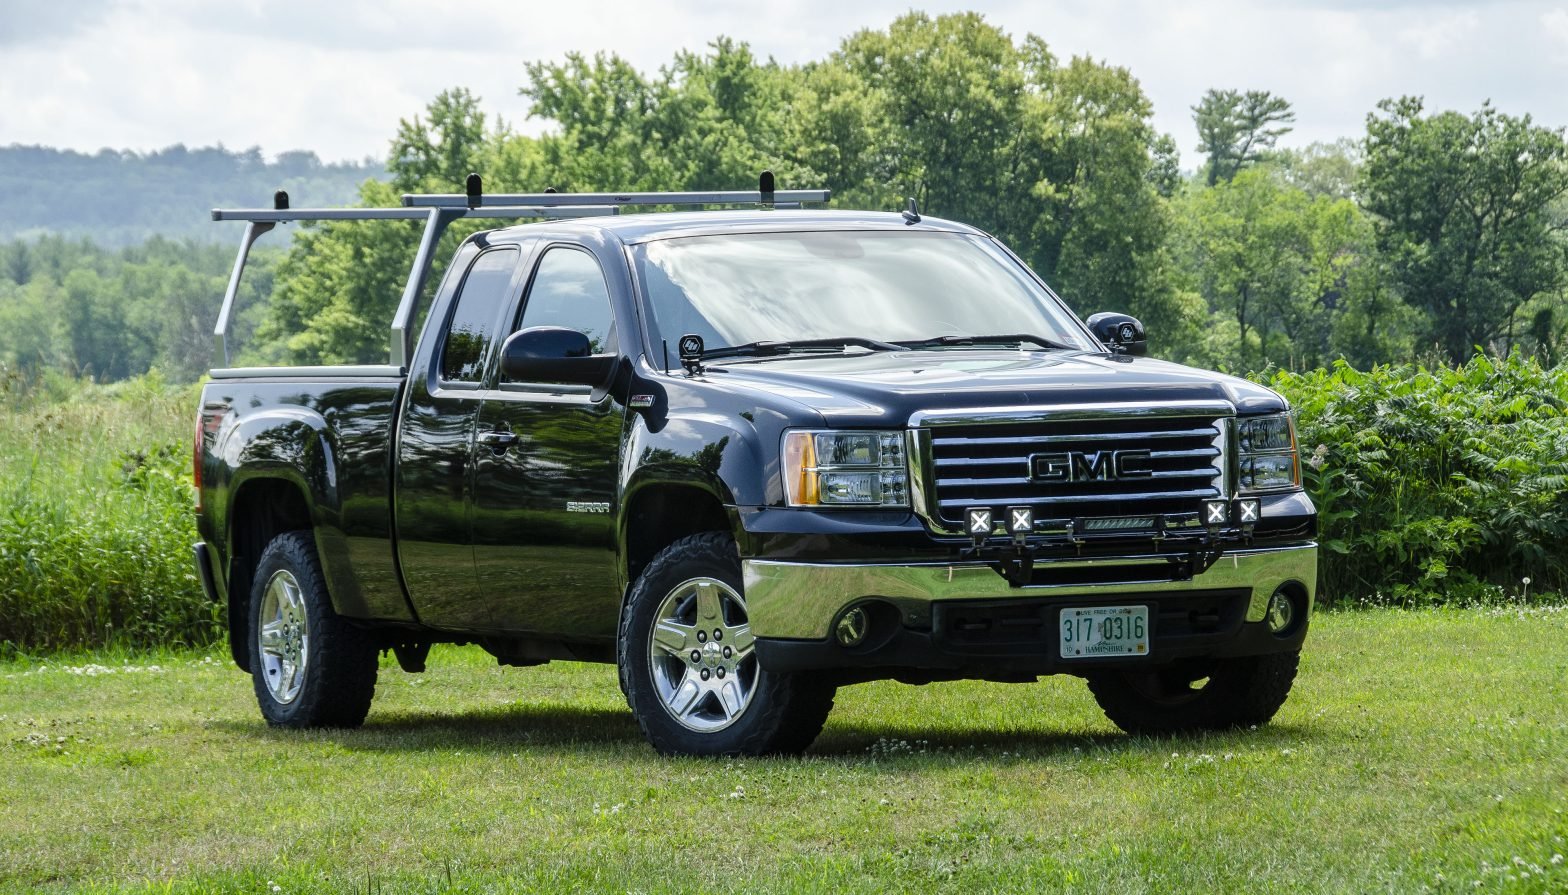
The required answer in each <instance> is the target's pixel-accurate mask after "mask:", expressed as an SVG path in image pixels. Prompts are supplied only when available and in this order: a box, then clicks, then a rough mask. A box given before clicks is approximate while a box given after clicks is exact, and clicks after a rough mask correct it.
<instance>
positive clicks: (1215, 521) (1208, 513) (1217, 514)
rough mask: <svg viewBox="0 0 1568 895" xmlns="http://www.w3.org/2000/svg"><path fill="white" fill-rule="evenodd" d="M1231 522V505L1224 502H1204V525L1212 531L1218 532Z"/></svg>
mask: <svg viewBox="0 0 1568 895" xmlns="http://www.w3.org/2000/svg"><path fill="white" fill-rule="evenodd" d="M1229 521H1230V503H1229V502H1228V501H1224V500H1205V501H1204V502H1203V525H1204V527H1206V528H1208V529H1209V530H1210V531H1218V530H1220V529H1221V528H1224V527H1225V523H1227V522H1229Z"/></svg>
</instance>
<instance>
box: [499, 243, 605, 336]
mask: <svg viewBox="0 0 1568 895" xmlns="http://www.w3.org/2000/svg"><path fill="white" fill-rule="evenodd" d="M530 326H563V327H565V328H567V329H575V330H577V331H578V332H581V333H586V334H587V335H588V340H589V341H590V342H591V343H593V353H594V354H609V353H611V352H613V351H614V350H615V316H614V315H613V314H612V313H611V311H610V291H609V289H608V288H606V287H605V285H604V272H603V271H601V270H600V269H599V262H598V261H597V260H595V259H594V257H593V256H592V255H590V254H588V253H587V252H584V251H581V250H578V249H567V248H555V249H551V250H549V251H548V252H545V253H544V257H543V258H542V259H540V261H539V268H538V271H537V272H536V273H535V274H534V282H533V285H532V286H530V287H529V289H528V299H527V301H526V302H525V303H524V305H523V318H522V320H521V322H519V323H518V325H517V328H518V329H527V328H528V327H530Z"/></svg>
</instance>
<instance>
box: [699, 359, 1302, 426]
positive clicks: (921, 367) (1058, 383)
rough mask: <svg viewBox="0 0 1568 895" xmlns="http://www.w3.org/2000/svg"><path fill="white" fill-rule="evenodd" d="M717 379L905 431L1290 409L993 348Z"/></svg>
mask: <svg viewBox="0 0 1568 895" xmlns="http://www.w3.org/2000/svg"><path fill="white" fill-rule="evenodd" d="M703 376H704V378H706V379H707V380H708V381H709V382H710V383H713V384H714V385H719V386H721V387H725V388H731V389H737V390H756V391H760V392H765V393H767V394H768V395H770V396H772V397H773V398H775V399H779V398H783V399H786V400H789V401H792V402H794V403H797V404H799V405H801V406H803V407H805V408H808V409H810V410H815V411H816V412H818V413H820V414H821V415H822V417H823V420H824V422H825V423H827V424H828V425H834V426H842V425H873V426H902V425H904V424H905V423H906V422H907V421H908V419H909V416H910V415H911V414H912V413H914V412H916V411H918V410H936V409H968V408H977V407H1050V406H1053V405H1061V404H1112V403H1130V404H1146V403H1149V402H1153V401H1198V400H1209V401H1214V400H1222V401H1228V402H1230V403H1231V404H1233V405H1235V407H1236V412H1237V413H1238V414H1241V415H1249V414H1257V413H1269V412H1278V411H1282V410H1286V409H1288V405H1287V404H1286V402H1285V399H1284V398H1282V397H1280V396H1279V395H1278V394H1277V393H1275V392H1274V391H1272V390H1270V389H1267V388H1264V387H1263V386H1260V385H1258V384H1256V383H1253V382H1248V381H1247V380H1245V379H1239V378H1237V377H1235V376H1226V375H1223V374H1220V373H1213V372H1209V371H1206V370H1198V369H1194V368H1192V367H1184V366H1182V365H1180V364H1172V363H1167V362H1165V361H1159V360H1153V359H1150V358H1141V357H1140V358H1134V357H1127V356H1122V355H1108V354H1089V353H1084V352H1068V351H1035V350H1018V349H989V348H945V349H940V350H915V351H885V352H876V353H870V354H848V355H836V354H835V355H809V356H788V357H783V358H773V359H769V360H765V361H761V362H740V363H737V362H729V363H724V364H713V365H710V366H709V367H708V369H707V370H706V371H704V374H703Z"/></svg>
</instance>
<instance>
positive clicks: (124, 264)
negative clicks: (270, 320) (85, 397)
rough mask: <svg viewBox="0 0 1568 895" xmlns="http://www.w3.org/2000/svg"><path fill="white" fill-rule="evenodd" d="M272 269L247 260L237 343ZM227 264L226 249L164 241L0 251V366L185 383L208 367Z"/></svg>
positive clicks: (20, 246) (21, 245) (0, 247)
mask: <svg viewBox="0 0 1568 895" xmlns="http://www.w3.org/2000/svg"><path fill="white" fill-rule="evenodd" d="M275 260H276V255H275V254H273V253H269V252H266V251H262V250H259V249H258V250H257V251H256V252H255V253H254V257H253V259H252V263H251V265H250V266H249V267H248V268H247V273H246V276H245V279H244V280H243V281H242V283H241V292H240V297H239V316H238V319H237V320H236V325H235V327H234V337H235V339H236V341H241V342H242V341H244V340H245V338H246V337H247V335H248V334H249V332H250V330H251V329H252V328H253V327H254V320H255V319H256V318H257V317H259V316H260V314H261V313H262V311H261V304H262V298H263V297H264V296H265V295H266V294H267V293H268V292H269V291H270V290H271V284H272V265H273V263H274V261H275ZM233 263H234V255H233V249H232V248H230V247H220V246H209V245H202V244H199V243H195V242H191V241H175V240H170V239H164V238H162V237H155V238H153V239H150V240H148V241H147V242H145V243H142V244H141V245H137V246H132V247H129V248H123V249H118V250H107V249H103V248H100V247H98V246H97V245H94V244H93V243H89V242H86V241H85V240H68V239H65V238H62V237H53V236H51V237H43V238H41V239H39V240H37V241H35V242H12V243H6V244H0V365H4V366H5V367H9V368H10V369H11V370H13V371H17V372H19V373H21V374H23V375H25V376H28V377H36V376H38V375H40V374H41V373H42V372H43V371H45V370H61V371H65V372H67V373H68V374H70V375H82V376H88V377H90V378H93V379H98V380H102V381H110V380H118V379H125V378H128V377H133V376H139V375H141V374H144V373H146V372H147V371H148V370H150V369H153V368H157V369H158V370H160V371H161V372H162V373H163V374H164V375H166V376H167V377H169V378H170V379H173V380H175V381H179V382H192V381H194V380H195V379H196V378H197V377H198V376H200V375H202V374H203V373H204V372H206V371H207V370H208V369H210V368H211V367H212V366H213V353H214V351H215V346H214V342H213V337H212V330H213V324H214V322H215V321H216V319H217V315H218V305H219V299H220V298H221V296H222V295H223V292H224V289H225V288H226V286H227V284H228V276H229V271H230V268H231V266H232V265H233Z"/></svg>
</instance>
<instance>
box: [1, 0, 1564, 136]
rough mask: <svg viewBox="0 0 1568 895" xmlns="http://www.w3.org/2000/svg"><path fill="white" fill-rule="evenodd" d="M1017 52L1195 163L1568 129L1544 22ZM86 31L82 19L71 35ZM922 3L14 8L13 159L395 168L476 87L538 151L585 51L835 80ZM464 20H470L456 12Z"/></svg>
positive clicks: (1071, 12) (8, 62) (1056, 29)
mask: <svg viewBox="0 0 1568 895" xmlns="http://www.w3.org/2000/svg"><path fill="white" fill-rule="evenodd" d="M922 6H923V8H925V9H926V10H927V11H928V12H930V13H932V14H939V13H942V12H949V11H955V10H958V9H964V8H975V9H979V10H980V11H982V12H984V13H985V15H986V16H987V18H988V20H990V21H991V22H993V23H994V24H997V25H999V26H1001V27H1003V28H1004V29H1006V30H1007V31H1009V32H1010V33H1011V34H1012V35H1013V36H1014V37H1015V38H1022V36H1023V35H1024V34H1025V33H1028V32H1034V33H1037V34H1039V35H1041V36H1042V37H1044V38H1045V39H1046V40H1047V41H1048V42H1049V43H1050V44H1051V46H1052V48H1053V49H1054V50H1055V51H1056V52H1057V53H1058V55H1060V56H1063V57H1067V56H1071V55H1090V56H1093V57H1095V58H1097V59H1102V60H1105V61H1108V62H1111V63H1113V64H1116V65H1122V66H1125V67H1127V68H1128V69H1130V70H1131V71H1132V72H1133V74H1134V75H1135V76H1137V77H1138V78H1139V80H1140V81H1141V83H1142V84H1143V86H1144V89H1145V90H1146V91H1147V92H1148V93H1149V96H1150V98H1151V100H1152V101H1153V103H1154V107H1155V121H1156V125H1157V126H1158V127H1159V128H1160V129H1162V130H1164V131H1167V132H1170V133H1173V134H1174V135H1175V136H1176V138H1177V142H1178V144H1179V145H1180V146H1181V147H1182V149H1183V150H1184V152H1186V153H1187V154H1188V155H1189V156H1190V155H1191V150H1192V148H1193V144H1194V142H1195V137H1194V136H1193V134H1192V125H1191V118H1190V114H1191V113H1190V111H1189V110H1190V107H1191V106H1192V105H1193V104H1194V103H1196V102H1197V101H1198V99H1199V98H1200V97H1201V96H1202V94H1203V91H1204V90H1206V89H1208V88H1210V87H1235V88H1243V89H1265V90H1272V91H1274V92H1276V93H1279V94H1281V95H1283V96H1285V97H1286V98H1287V99H1289V100H1291V101H1292V102H1293V103H1294V104H1295V106H1296V110H1297V125H1296V132H1295V133H1294V134H1292V135H1291V137H1290V138H1288V139H1289V140H1290V141H1291V142H1295V143H1304V142H1309V141H1311V140H1318V139H1333V138H1335V137H1339V136H1345V135H1352V136H1353V135H1356V134H1359V133H1360V132H1361V130H1362V127H1363V121H1364V119H1365V116H1366V114H1367V113H1368V112H1369V111H1371V110H1372V108H1373V106H1374V105H1375V103H1376V102H1377V101H1378V100H1379V99H1381V98H1383V97H1388V96H1397V95H1400V94H1407V93H1412V94H1421V95H1425V96H1427V98H1428V106H1429V107H1433V108H1438V107H1441V108H1459V109H1464V110H1470V109H1474V108H1475V107H1476V106H1478V105H1479V104H1480V103H1481V102H1482V101H1483V100H1485V99H1488V98H1491V99H1493V100H1494V101H1496V103H1497V104H1498V106H1499V107H1500V108H1503V109H1504V110H1505V111H1509V112H1514V113H1518V112H1526V111H1528V112H1531V113H1532V114H1534V116H1535V117H1536V118H1537V120H1540V121H1542V122H1545V123H1548V124H1553V125H1561V124H1568V91H1562V90H1561V89H1560V88H1561V85H1562V84H1564V83H1568V11H1565V10H1564V9H1562V8H1552V7H1548V6H1546V5H1544V4H1542V3H1540V2H1529V0H1508V2H1493V3H1483V2H1480V0H1477V2H1453V3H1446V4H1442V5H1439V6H1436V7H1433V6H1430V5H1425V4H1420V3H1415V2H1400V0H1394V2H1382V3H1373V4H1366V3H1353V2H1340V0H1289V2H1280V3H1273V4H1269V5H1267V6H1264V5H1262V4H1251V3H1242V2H1239V0H1196V2H1189V3H1169V2H1157V0H1058V2H1052V3H1040V2H1038V0H972V2H969V3H958V2H935V3H925V4H922ZM59 9H69V10H72V11H73V12H75V13H77V14H75V15H72V16H62V15H59V14H57V13H56V12H55V10H59ZM907 9H908V0H866V2H860V3H853V4H851V3H842V2H834V0H773V2H770V3H768V4H766V5H757V6H755V7H753V8H745V7H744V6H742V5H741V4H736V3H733V2H721V0H682V2H676V0H665V2H643V3H631V2H610V0H575V2H571V3H557V4H552V5H544V4H540V3H496V4H486V5H484V6H481V7H472V6H455V5H452V4H446V3H440V2H437V0H332V2H323V0H228V2H225V3H212V2H209V0H94V2H90V3H85V4H83V3H78V4H74V5H73V4H64V3H59V2H58V0H52V2H40V0H4V2H3V3H0V144H4V143H12V142H19V143H43V144H47V145H56V146H69V147H73V148H78V149H84V150H94V149H97V148H99V147H102V146H113V147H129V148H137V149H153V148H158V147H161V146H166V145H169V144H172V143H175V142H183V143H186V144H187V145H206V144H212V143H217V142H222V143H223V144H225V145H227V146H230V147H235V148H239V147H248V146H252V145H259V146H261V147H262V148H263V149H264V150H265V151H267V152H269V153H276V152H279V151H282V150H286V149H293V148H309V149H314V150H316V151H317V152H319V153H320V154H321V155H322V156H323V157H325V158H329V159H335V158H358V157H362V156H365V155H377V156H379V155H382V154H384V153H385V151H386V145H387V141H388V139H389V138H390V137H391V135H392V132H393V130H394V128H395V127H396V123H397V120H398V119H399V118H406V117H410V116H412V115H416V114H418V113H419V112H420V111H421V110H422V109H423V108H424V105H425V104H426V103H427V102H428V101H429V100H430V98H431V97H433V96H434V95H435V94H436V93H437V92H439V91H440V90H442V89H445V88H447V87H452V86H467V87H469V88H470V89H472V90H473V91H474V92H475V93H477V94H479V95H480V96H481V97H482V98H483V100H484V101H485V107H486V109H487V110H489V111H491V112H492V113H495V114H499V115H501V116H503V117H505V118H506V119H507V120H509V121H510V122H512V123H513V124H514V125H520V126H522V127H523V128H524V129H527V130H536V129H537V128H538V127H539V125H538V124H537V123H524V122H523V119H524V116H525V115H526V112H527V106H526V103H525V101H524V100H523V99H522V98H521V97H519V96H518V95H517V88H518V86H519V85H520V84H521V83H522V82H523V79H524V71H523V65H524V63H525V62H526V61H529V60H538V59H559V58H561V56H563V55H564V54H565V53H566V52H567V51H568V50H579V51H583V52H586V53H592V52H595V51H601V50H602V51H613V52H616V53H619V54H620V55H622V56H624V57H626V58H627V59H629V60H630V61H631V62H632V63H633V64H635V65H637V66H638V67H640V68H642V69H644V70H647V71H652V70H654V69H656V68H657V67H658V66H660V65H663V64H666V63H667V62H668V61H669V60H670V58H671V56H672V55H673V53H674V52H675V50H676V49H678V48H682V47H685V48H700V47H702V46H703V45H705V44H706V43H707V42H708V41H710V40H712V39H713V38H714V37H716V36H718V35H720V34H726V35H730V36H733V37H736V38H738V39H741V40H745V41H747V42H749V43H751V45H752V46H753V48H754V49H755V50H756V51H757V52H758V53H759V54H761V55H764V56H768V55H771V56H774V57H775V58H777V59H779V60H780V61H781V62H803V61H806V60H809V59H816V58H821V57H822V56H824V55H825V54H827V53H828V52H830V51H831V50H832V49H833V48H834V47H836V46H837V45H838V43H839V41H840V40H841V39H842V38H843V37H844V36H846V35H848V34H850V33H851V32H853V31H855V30H858V29H860V28H867V27H878V28H880V27H885V26H886V25H887V24H888V23H889V22H890V21H891V20H892V19H893V18H894V17H895V16H897V15H900V14H901V13H903V12H904V11H906V10H907ZM459 11H461V12H459Z"/></svg>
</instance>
